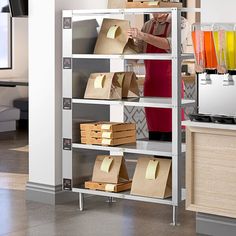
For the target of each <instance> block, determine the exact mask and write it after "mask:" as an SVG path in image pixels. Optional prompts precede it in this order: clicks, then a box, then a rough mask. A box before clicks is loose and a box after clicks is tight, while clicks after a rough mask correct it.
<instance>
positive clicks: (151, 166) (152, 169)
mask: <svg viewBox="0 0 236 236" xmlns="http://www.w3.org/2000/svg"><path fill="white" fill-rule="evenodd" d="M158 164H159V161H157V160H150V161H149V163H148V166H147V169H146V175H145V179H149V180H154V179H156V177H157V167H158Z"/></svg>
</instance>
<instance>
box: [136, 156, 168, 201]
mask: <svg viewBox="0 0 236 236" xmlns="http://www.w3.org/2000/svg"><path fill="white" fill-rule="evenodd" d="M152 164H154V165H152ZM131 194H133V195H140V196H146V197H156V198H167V197H170V196H171V195H172V174H171V159H165V158H149V157H142V158H139V159H138V163H137V166H136V169H135V173H134V177H133V183H132V187H131Z"/></svg>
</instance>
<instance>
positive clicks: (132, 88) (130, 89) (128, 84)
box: [118, 72, 139, 98]
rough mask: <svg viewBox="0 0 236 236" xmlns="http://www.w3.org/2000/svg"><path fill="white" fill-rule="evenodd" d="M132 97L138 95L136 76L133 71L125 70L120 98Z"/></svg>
mask: <svg viewBox="0 0 236 236" xmlns="http://www.w3.org/2000/svg"><path fill="white" fill-rule="evenodd" d="M118 77H119V75H118ZM133 97H139V88H138V83H137V77H136V75H135V73H134V72H125V75H124V79H123V83H122V98H133Z"/></svg>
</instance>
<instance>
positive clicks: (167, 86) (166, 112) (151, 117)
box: [128, 13, 187, 141]
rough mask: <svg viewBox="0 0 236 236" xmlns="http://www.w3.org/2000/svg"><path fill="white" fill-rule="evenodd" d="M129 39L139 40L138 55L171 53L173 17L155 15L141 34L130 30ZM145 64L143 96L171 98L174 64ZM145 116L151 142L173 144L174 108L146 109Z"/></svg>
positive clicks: (135, 29)
mask: <svg viewBox="0 0 236 236" xmlns="http://www.w3.org/2000/svg"><path fill="white" fill-rule="evenodd" d="M182 29H187V21H186V20H185V19H184V18H182ZM185 32H186V30H185ZM185 34H186V33H185ZM128 36H129V37H130V38H133V39H135V40H136V44H137V46H138V50H139V52H143V53H168V52H170V51H171V15H170V14H167V13H156V14H153V19H151V20H149V21H148V22H146V23H145V24H144V26H143V28H142V30H141V31H140V30H138V29H137V28H131V29H129V31H128ZM182 38H183V37H182ZM186 38H187V36H186V37H184V39H185V40H186ZM144 63H145V69H146V78H145V82H144V96H149V97H171V96H172V87H171V81H172V79H171V77H172V73H171V69H172V67H171V61H170V60H145V61H144ZM182 95H183V94H182ZM145 113H146V120H147V126H148V131H149V139H150V140H159V141H172V111H171V109H159V108H145Z"/></svg>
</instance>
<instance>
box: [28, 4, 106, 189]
mask: <svg viewBox="0 0 236 236" xmlns="http://www.w3.org/2000/svg"><path fill="white" fill-rule="evenodd" d="M106 6H107V0H99V1H98V0H87V1H84V0H67V1H65V0H47V1H45V2H44V4H42V3H41V1H38V0H31V1H29V83H30V87H29V101H30V103H29V109H30V110H29V119H30V120H29V121H30V123H29V145H30V153H29V182H34V183H39V184H47V185H59V184H61V182H62V151H61V140H62V121H61V114H62V108H61V101H62V100H61V96H62V92H61V91H62V76H61V73H62V69H61V64H62V58H61V55H62V44H61V35H62V30H61V10H62V9H85V8H106ZM42 13H43V14H42Z"/></svg>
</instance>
